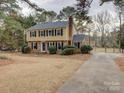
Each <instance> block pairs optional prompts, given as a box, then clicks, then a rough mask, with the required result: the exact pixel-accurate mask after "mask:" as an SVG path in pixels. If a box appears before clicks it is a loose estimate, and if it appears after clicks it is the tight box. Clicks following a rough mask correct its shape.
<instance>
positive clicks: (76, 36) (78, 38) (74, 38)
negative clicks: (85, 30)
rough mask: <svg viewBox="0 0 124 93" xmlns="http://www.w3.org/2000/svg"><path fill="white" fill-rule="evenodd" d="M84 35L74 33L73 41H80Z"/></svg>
mask: <svg viewBox="0 0 124 93" xmlns="http://www.w3.org/2000/svg"><path fill="white" fill-rule="evenodd" d="M85 37H86V35H84V34H76V35H74V36H73V42H82V41H83V40H84V39H85Z"/></svg>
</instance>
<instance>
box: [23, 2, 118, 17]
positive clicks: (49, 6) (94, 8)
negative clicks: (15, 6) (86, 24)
mask: <svg viewBox="0 0 124 93" xmlns="http://www.w3.org/2000/svg"><path fill="white" fill-rule="evenodd" d="M30 1H32V2H34V3H36V4H37V5H38V6H40V7H41V8H44V9H46V10H52V11H55V12H57V13H59V11H60V10H61V9H62V8H63V7H66V6H75V4H76V3H77V2H76V0H30ZM21 6H22V7H23V9H22V12H23V13H24V14H25V15H28V14H29V13H30V12H31V11H32V10H30V9H29V7H28V6H25V4H21ZM105 10H107V11H109V12H110V14H111V15H112V16H114V17H115V16H116V12H115V8H114V5H113V4H112V3H105V4H103V5H102V6H99V0H94V1H93V3H92V4H91V8H90V11H89V15H91V16H94V15H96V14H97V13H99V12H102V11H105Z"/></svg>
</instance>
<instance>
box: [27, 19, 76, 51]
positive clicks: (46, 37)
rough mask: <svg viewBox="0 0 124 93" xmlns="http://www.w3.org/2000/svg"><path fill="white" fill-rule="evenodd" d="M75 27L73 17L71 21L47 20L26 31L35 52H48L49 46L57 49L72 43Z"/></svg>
mask: <svg viewBox="0 0 124 93" xmlns="http://www.w3.org/2000/svg"><path fill="white" fill-rule="evenodd" d="M74 33H75V28H74V25H73V19H72V17H70V18H69V21H57V22H45V23H39V24H37V25H35V26H32V27H31V28H29V29H28V30H27V31H26V39H27V43H28V46H30V47H31V49H32V50H33V51H34V52H47V51H48V48H49V46H55V47H56V49H57V50H59V49H62V48H63V46H65V45H72V38H73V34H74Z"/></svg>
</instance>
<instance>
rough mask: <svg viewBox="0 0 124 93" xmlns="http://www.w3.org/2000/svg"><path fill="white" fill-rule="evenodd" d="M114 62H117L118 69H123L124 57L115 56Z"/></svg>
mask: <svg viewBox="0 0 124 93" xmlns="http://www.w3.org/2000/svg"><path fill="white" fill-rule="evenodd" d="M116 63H117V64H118V66H119V67H120V69H121V70H122V71H124V57H120V58H117V59H116Z"/></svg>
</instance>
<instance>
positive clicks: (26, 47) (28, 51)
mask: <svg viewBox="0 0 124 93" xmlns="http://www.w3.org/2000/svg"><path fill="white" fill-rule="evenodd" d="M21 51H22V53H24V54H28V53H31V48H30V47H28V46H27V45H24V46H22V49H21Z"/></svg>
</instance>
